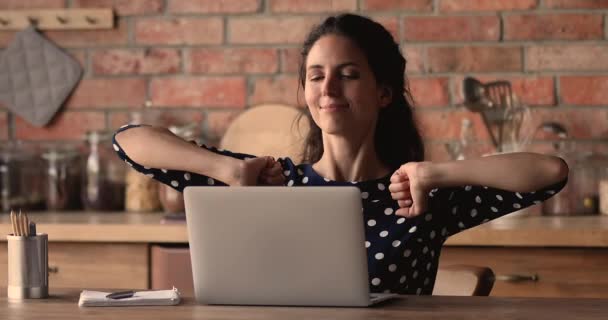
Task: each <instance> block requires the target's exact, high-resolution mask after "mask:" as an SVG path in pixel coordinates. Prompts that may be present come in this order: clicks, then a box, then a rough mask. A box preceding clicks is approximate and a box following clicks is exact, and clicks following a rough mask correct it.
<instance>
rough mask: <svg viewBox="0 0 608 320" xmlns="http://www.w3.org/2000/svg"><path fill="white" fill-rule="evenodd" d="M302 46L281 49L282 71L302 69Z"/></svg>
mask: <svg viewBox="0 0 608 320" xmlns="http://www.w3.org/2000/svg"><path fill="white" fill-rule="evenodd" d="M300 50H301V49H300V47H296V48H284V49H281V50H280V55H281V71H282V72H289V73H293V72H298V71H299V69H300Z"/></svg>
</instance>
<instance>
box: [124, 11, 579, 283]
mask: <svg viewBox="0 0 608 320" xmlns="http://www.w3.org/2000/svg"><path fill="white" fill-rule="evenodd" d="M405 64H406V62H405V59H404V58H403V56H402V54H401V52H400V50H399V46H398V44H397V43H395V41H394V40H393V38H392V36H391V35H390V33H389V32H387V31H386V29H384V28H383V27H382V26H381V25H380V24H378V23H376V22H373V21H372V20H369V19H367V18H364V17H361V16H357V15H351V14H344V15H339V16H336V17H330V18H327V19H326V20H325V21H324V22H323V23H322V24H321V25H319V26H317V27H315V28H314V29H313V30H312V32H311V33H310V35H309V36H308V39H307V40H306V42H305V43H304V46H303V49H302V63H301V67H300V80H301V85H302V87H303V89H304V96H305V100H306V103H307V106H308V111H309V116H310V117H311V118H312V120H313V121H311V130H310V133H309V136H308V137H307V140H306V146H305V150H304V155H305V161H304V163H303V164H294V163H293V162H292V160H291V159H289V158H284V159H278V160H277V161H275V160H274V159H272V158H270V157H260V158H255V157H253V156H250V155H244V154H237V153H231V152H229V151H220V150H217V149H215V148H210V147H206V146H202V147H198V146H196V145H194V144H192V143H188V142H186V141H183V140H181V139H179V138H177V137H176V136H174V135H172V134H170V133H169V132H168V131H166V130H164V129H159V128H153V127H147V126H141V127H134V126H126V127H124V128H121V129H120V130H119V132H118V133H117V134H116V136H115V144H114V148H115V149H116V151H117V152H118V154H119V156H120V157H121V158H123V159H124V160H125V161H127V162H128V163H129V164H130V165H132V166H133V168H134V169H136V170H138V171H140V172H142V173H145V174H147V175H149V176H150V177H153V178H155V179H157V180H159V181H161V182H163V183H166V184H169V185H171V186H173V187H174V188H175V189H177V190H180V191H181V190H182V189H183V188H184V187H185V186H188V185H220V184H222V185H223V184H228V185H255V184H270V185H281V184H282V185H287V186H326V185H330V186H341V185H351V186H352V185H354V186H357V187H358V188H359V189H361V198H362V204H363V209H364V212H363V218H364V221H365V225H366V240H367V241H366V242H365V246H366V247H367V250H368V270H369V280H370V289H371V291H372V292H396V293H401V294H431V293H432V291H433V285H434V281H435V276H436V273H437V265H438V261H439V253H440V250H441V246H442V245H443V243H444V242H445V240H446V239H447V237H449V236H451V235H453V234H456V233H458V232H460V231H463V230H466V229H468V228H471V227H474V226H477V225H479V224H481V223H484V222H486V221H489V220H492V219H495V218H498V217H500V216H503V215H505V214H507V213H509V212H512V211H516V210H518V209H522V208H524V207H527V206H530V205H532V204H536V203H540V202H541V201H543V200H545V199H547V198H549V197H550V196H551V195H553V194H555V193H556V192H558V191H559V190H560V189H561V188H562V187H563V186H564V185H565V183H566V178H567V175H568V167H567V166H566V164H565V162H564V161H563V160H561V159H560V158H556V157H551V156H545V155H538V154H532V153H514V154H505V155H497V156H491V157H485V158H480V159H471V160H462V161H451V162H441V163H435V162H426V161H423V158H424V157H423V144H422V140H421V138H420V135H419V134H418V131H417V129H416V126H415V125H414V122H413V120H412V111H411V106H410V103H409V101H411V99H407V98H406V97H409V93H408V92H406V91H405V90H404V87H405V84H404V71H405ZM156 168H161V169H156Z"/></svg>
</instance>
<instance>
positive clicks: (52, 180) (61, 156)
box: [42, 146, 82, 210]
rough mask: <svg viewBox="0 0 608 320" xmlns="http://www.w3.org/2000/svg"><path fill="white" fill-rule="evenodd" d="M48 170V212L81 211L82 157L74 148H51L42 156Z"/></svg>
mask: <svg viewBox="0 0 608 320" xmlns="http://www.w3.org/2000/svg"><path fill="white" fill-rule="evenodd" d="M42 159H44V161H45V168H46V173H47V174H46V196H45V200H46V208H47V210H76V209H80V208H81V207H82V206H81V202H80V190H81V183H82V182H81V177H80V174H81V171H82V156H81V154H80V153H79V152H78V150H77V149H76V148H75V147H74V146H50V147H48V148H47V150H46V151H45V152H44V153H43V154H42Z"/></svg>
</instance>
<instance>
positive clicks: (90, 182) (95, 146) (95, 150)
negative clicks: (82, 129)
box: [81, 131, 127, 211]
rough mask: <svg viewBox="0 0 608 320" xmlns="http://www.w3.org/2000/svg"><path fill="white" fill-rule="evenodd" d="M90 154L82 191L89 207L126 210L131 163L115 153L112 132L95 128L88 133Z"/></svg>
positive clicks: (83, 200) (85, 206)
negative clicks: (128, 171) (125, 201)
mask: <svg viewBox="0 0 608 320" xmlns="http://www.w3.org/2000/svg"><path fill="white" fill-rule="evenodd" d="M86 140H87V142H88V154H87V155H86V158H85V162H84V170H83V176H82V178H83V180H82V181H83V185H82V192H81V199H82V204H83V206H84V208H85V209H86V210H97V211H117V210H123V209H124V200H125V199H124V198H125V172H126V169H127V166H126V165H125V163H124V162H123V161H122V160H120V158H119V157H118V156H117V155H116V154H115V152H114V150H113V147H112V142H111V140H112V133H111V132H107V131H91V132H88V133H87V135H86Z"/></svg>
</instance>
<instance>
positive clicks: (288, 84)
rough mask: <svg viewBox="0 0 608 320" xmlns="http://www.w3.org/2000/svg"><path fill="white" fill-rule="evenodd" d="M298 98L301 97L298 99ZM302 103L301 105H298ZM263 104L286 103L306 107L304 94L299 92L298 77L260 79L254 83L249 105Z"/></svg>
mask: <svg viewBox="0 0 608 320" xmlns="http://www.w3.org/2000/svg"><path fill="white" fill-rule="evenodd" d="M298 96H299V97H300V98H299V99H298ZM298 101H300V103H298ZM262 103H284V104H288V105H291V106H304V105H305V104H306V102H305V101H304V92H303V91H302V89H300V90H298V77H297V76H295V75H294V76H291V75H281V76H276V77H258V78H256V79H255V80H254V83H253V93H252V94H251V96H250V97H249V105H252V106H253V105H256V104H262Z"/></svg>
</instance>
